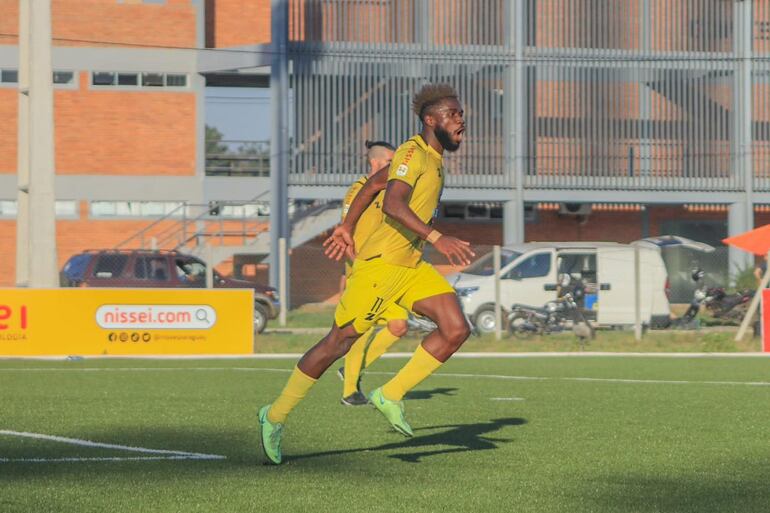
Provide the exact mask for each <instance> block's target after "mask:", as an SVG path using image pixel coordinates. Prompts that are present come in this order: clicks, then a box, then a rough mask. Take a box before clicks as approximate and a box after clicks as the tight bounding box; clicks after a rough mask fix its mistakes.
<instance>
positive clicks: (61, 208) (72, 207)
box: [55, 200, 78, 217]
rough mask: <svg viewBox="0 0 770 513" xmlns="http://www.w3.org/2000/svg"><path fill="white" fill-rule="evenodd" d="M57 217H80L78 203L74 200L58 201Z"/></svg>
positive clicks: (56, 206)
mask: <svg viewBox="0 0 770 513" xmlns="http://www.w3.org/2000/svg"><path fill="white" fill-rule="evenodd" d="M55 208H56V217H78V202H77V201H73V200H56V205H55Z"/></svg>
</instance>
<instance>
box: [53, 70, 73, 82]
mask: <svg viewBox="0 0 770 513" xmlns="http://www.w3.org/2000/svg"><path fill="white" fill-rule="evenodd" d="M53 83H54V84H60V85H65V84H74V83H75V73H73V72H72V71H54V72H53Z"/></svg>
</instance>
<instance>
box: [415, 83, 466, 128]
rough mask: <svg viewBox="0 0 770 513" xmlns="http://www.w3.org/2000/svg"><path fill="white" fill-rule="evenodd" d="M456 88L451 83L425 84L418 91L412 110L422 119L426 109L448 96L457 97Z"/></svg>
mask: <svg viewBox="0 0 770 513" xmlns="http://www.w3.org/2000/svg"><path fill="white" fill-rule="evenodd" d="M458 97H459V96H458V94H457V91H455V88H454V87H452V86H451V85H449V84H425V85H424V86H422V88H421V89H420V90H419V91H417V94H415V95H414V99H413V100H412V110H413V111H414V113H415V114H417V117H418V118H420V120H421V121H422V119H423V116H424V115H425V113H426V111H427V110H428V109H429V108H431V107H433V106H434V105H436V104H437V103H439V102H440V101H441V100H445V99H447V98H455V99H457V98H458Z"/></svg>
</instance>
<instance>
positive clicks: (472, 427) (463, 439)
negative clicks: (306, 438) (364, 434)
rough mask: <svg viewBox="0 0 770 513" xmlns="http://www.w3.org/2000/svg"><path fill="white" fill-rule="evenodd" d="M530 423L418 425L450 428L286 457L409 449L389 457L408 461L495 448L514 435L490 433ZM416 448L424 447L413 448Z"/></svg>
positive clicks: (517, 420) (510, 420)
mask: <svg viewBox="0 0 770 513" xmlns="http://www.w3.org/2000/svg"><path fill="white" fill-rule="evenodd" d="M526 423H527V421H526V420H525V419H520V418H505V419H493V420H490V421H489V422H480V423H477V424H453V425H446V426H430V427H424V428H418V429H416V430H415V431H430V430H434V429H446V431H441V432H439V433H433V434H428V435H418V436H415V437H414V438H409V439H406V440H404V441H402V442H393V443H388V444H384V445H380V446H377V447H362V448H360V449H343V450H339V451H325V452H315V453H309V454H302V455H299V456H289V457H288V458H286V460H287V461H288V460H292V461H296V460H304V459H308V458H318V457H324V456H337V455H342V454H352V453H358V452H371V451H402V450H407V451H409V452H401V453H398V454H391V455H390V456H389V457H390V458H395V459H398V460H401V461H404V462H407V463H419V462H420V460H421V459H423V458H427V457H430V456H438V455H441V454H454V453H461V452H468V451H489V450H492V449H497V443H506V442H511V441H512V440H511V439H510V438H493V437H491V436H488V434H490V433H494V432H495V431H499V430H500V429H501V428H504V427H508V426H521V425H523V424H526ZM434 448H435V449H434ZM413 449H423V450H421V451H417V452H412V450H413Z"/></svg>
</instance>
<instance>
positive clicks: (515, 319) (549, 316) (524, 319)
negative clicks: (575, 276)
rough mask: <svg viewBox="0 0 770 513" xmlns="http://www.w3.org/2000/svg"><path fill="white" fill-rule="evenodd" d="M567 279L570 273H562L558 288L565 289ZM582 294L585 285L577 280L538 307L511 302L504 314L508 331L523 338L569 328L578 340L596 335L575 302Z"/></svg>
mask: <svg viewBox="0 0 770 513" xmlns="http://www.w3.org/2000/svg"><path fill="white" fill-rule="evenodd" d="M570 282H571V278H570V276H569V275H565V277H563V278H562V281H561V289H562V290H566V289H567V288H568V287H569V286H570ZM584 295H585V285H584V284H583V282H582V281H580V280H578V281H577V282H575V284H574V285H573V286H572V287H571V289H569V291H568V292H564V293H563V294H562V295H561V296H560V297H559V298H557V299H555V300H553V301H549V302H547V303H546V304H545V305H543V306H542V307H536V306H530V305H522V304H518V303H517V304H514V305H513V306H512V307H511V312H510V314H508V322H507V325H508V331H509V332H510V333H511V334H512V335H513V336H514V337H517V338H521V339H526V338H530V337H532V336H533V335H548V334H550V333H557V332H562V331H566V330H567V329H571V330H572V331H573V332H574V333H575V335H577V336H578V338H579V339H580V341H581V343H582V342H584V341H585V340H586V339H593V338H594V337H595V336H596V332H595V330H594V327H593V326H592V325H591V323H590V322H589V321H588V320H587V319H586V318H585V315H584V314H583V309H582V308H581V307H580V306H579V305H578V302H579V301H580V300H581V299H582V298H583V296H584Z"/></svg>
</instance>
